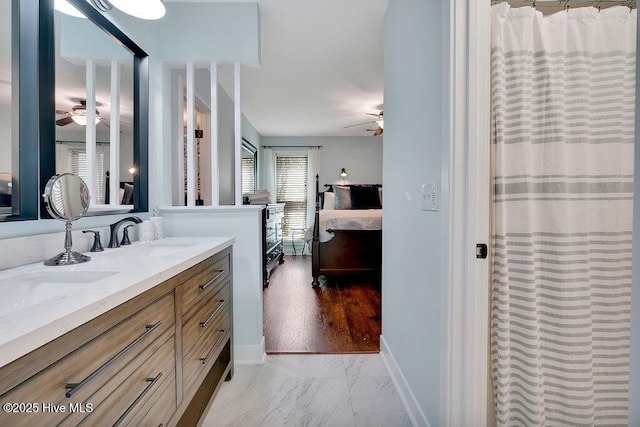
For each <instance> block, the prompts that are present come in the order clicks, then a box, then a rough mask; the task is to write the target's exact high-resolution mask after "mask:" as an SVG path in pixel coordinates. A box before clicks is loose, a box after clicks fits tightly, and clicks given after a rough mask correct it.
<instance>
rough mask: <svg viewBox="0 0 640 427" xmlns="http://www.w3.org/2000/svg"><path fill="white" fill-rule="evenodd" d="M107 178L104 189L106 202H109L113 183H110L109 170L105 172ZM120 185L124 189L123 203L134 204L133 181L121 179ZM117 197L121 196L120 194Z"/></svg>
mask: <svg viewBox="0 0 640 427" xmlns="http://www.w3.org/2000/svg"><path fill="white" fill-rule="evenodd" d="M105 175H106V179H105V181H104V185H105V189H104V203H105V204H109V202H110V199H111V194H109V193H110V192H111V185H110V176H109V175H110V174H109V171H107V172H106V173H105ZM119 187H120V188H121V189H123V190H124V194H123V196H122V204H123V205H132V204H133V190H134V188H133V181H120V183H119ZM115 197H120V195H116V196H115Z"/></svg>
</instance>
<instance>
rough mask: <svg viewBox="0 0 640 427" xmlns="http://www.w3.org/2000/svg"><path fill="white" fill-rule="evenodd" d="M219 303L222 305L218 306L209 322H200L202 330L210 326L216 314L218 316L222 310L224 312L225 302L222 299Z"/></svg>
mask: <svg viewBox="0 0 640 427" xmlns="http://www.w3.org/2000/svg"><path fill="white" fill-rule="evenodd" d="M218 302H219V303H220V305H219V306H217V307H216V309H215V310H213V313H211V315H210V316H209V317H208V318H207V320H205V321H204V322H200V327H201V328H206V327H207V325H209V322H211V319H213V318H214V317H216V314H218V313H219V312H220V310H222V307H223V306H224V302H225V300H223V299H221V300H219V301H218Z"/></svg>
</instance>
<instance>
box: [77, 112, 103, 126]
mask: <svg viewBox="0 0 640 427" xmlns="http://www.w3.org/2000/svg"><path fill="white" fill-rule="evenodd" d="M71 120H73V121H74V122H76V123H77V124H79V125H80V126H86V125H87V116H86V114H78V113H76V114H72V115H71ZM100 120H102V118H101V117H100V116H96V118H95V122H96V124H98V123H100Z"/></svg>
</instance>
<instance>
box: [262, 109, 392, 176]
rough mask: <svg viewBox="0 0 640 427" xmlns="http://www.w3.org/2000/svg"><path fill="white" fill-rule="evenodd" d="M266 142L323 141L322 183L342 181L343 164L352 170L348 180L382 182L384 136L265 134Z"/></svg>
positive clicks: (298, 143)
mask: <svg viewBox="0 0 640 427" xmlns="http://www.w3.org/2000/svg"><path fill="white" fill-rule="evenodd" d="M385 114H386V113H385ZM262 145H265V146H274V145H276V146H280V145H282V146H318V145H321V146H322V148H321V149H320V167H319V171H318V174H319V175H320V185H321V186H322V184H333V183H341V182H342V178H341V177H340V170H341V169H342V168H345V169H346V170H347V173H348V175H347V176H346V177H345V179H344V182H345V183H346V184H382V137H373V136H348V137H337V136H334V137H263V138H262ZM261 162H264V161H263V160H261ZM261 182H264V181H261Z"/></svg>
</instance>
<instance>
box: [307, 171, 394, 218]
mask: <svg viewBox="0 0 640 427" xmlns="http://www.w3.org/2000/svg"><path fill="white" fill-rule="evenodd" d="M319 180H320V177H319V175H316V209H317V210H320V209H323V208H324V202H325V193H334V194H335V193H336V190H335V189H334V186H337V187H338V189H339V190H340V191H341V192H342V190H344V189H345V188H346V189H348V190H347V191H349V192H354V194H356V198H355V200H358V201H359V203H357V205H359V206H361V207H355V206H353V205H352V206H351V207H350V208H351V209H377V208H379V207H381V205H382V184H338V183H335V184H324V191H320V184H319ZM372 187H374V188H377V189H378V192H377V193H378V199H379V203H377V202H376V201H375V200H372V198H371V197H368V196H367V194H369V195H371V193H370V191H371V188H372ZM346 204H351V202H347V203H346ZM377 204H379V205H380V206H379V207H376V205H377ZM350 208H347V207H346V206H344V204H343V207H342V208H339V209H350Z"/></svg>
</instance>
